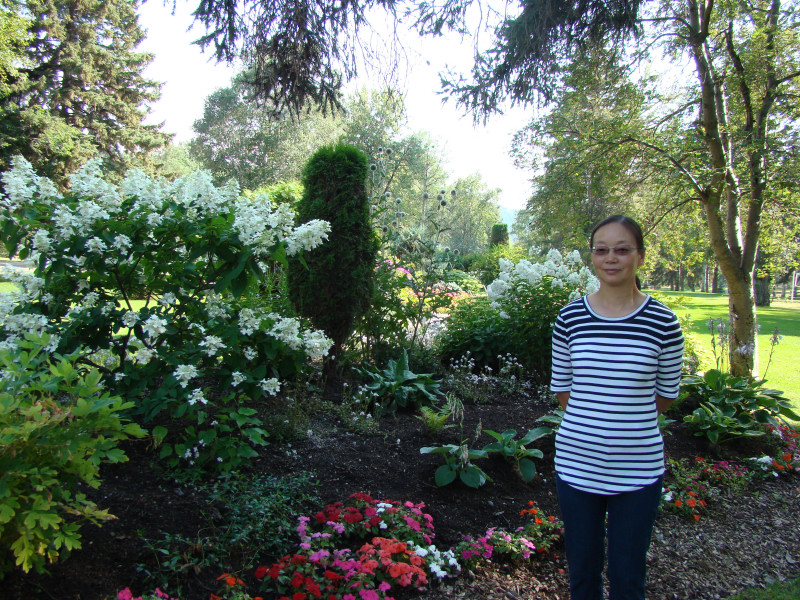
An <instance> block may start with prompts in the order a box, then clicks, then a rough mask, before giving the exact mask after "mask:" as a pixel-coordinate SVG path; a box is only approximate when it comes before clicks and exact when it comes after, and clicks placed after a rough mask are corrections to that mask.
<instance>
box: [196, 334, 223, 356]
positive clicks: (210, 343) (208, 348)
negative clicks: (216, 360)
mask: <svg viewBox="0 0 800 600" xmlns="http://www.w3.org/2000/svg"><path fill="white" fill-rule="evenodd" d="M200 346H203V347H204V348H205V353H206V356H214V355H215V354H216V353H217V352H219V351H220V350H222V349H223V348H225V344H224V342H223V341H222V338H220V337H218V336H216V335H209V336H206V337H205V338H204V339H203V340H202V341H201V342H200Z"/></svg>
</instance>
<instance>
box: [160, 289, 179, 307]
mask: <svg viewBox="0 0 800 600" xmlns="http://www.w3.org/2000/svg"><path fill="white" fill-rule="evenodd" d="M177 301H178V299H177V298H176V297H175V294H173V293H172V292H166V293H165V294H163V295H162V296H161V298H159V299H158V303H159V304H160V305H161V306H172V305H173V304H175V302H177Z"/></svg>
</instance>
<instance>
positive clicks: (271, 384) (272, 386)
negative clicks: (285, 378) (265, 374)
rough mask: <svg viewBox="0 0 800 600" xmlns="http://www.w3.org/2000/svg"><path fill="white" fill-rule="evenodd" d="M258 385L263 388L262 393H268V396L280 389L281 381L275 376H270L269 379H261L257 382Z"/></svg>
mask: <svg viewBox="0 0 800 600" xmlns="http://www.w3.org/2000/svg"><path fill="white" fill-rule="evenodd" d="M258 385H259V386H261V389H262V390H264V393H266V394H269V395H270V396H274V395H275V394H277V393H278V392H279V391H280V389H281V382H280V381H278V380H277V379H276V378H275V377H271V378H270V379H262V380H261V381H259V382H258Z"/></svg>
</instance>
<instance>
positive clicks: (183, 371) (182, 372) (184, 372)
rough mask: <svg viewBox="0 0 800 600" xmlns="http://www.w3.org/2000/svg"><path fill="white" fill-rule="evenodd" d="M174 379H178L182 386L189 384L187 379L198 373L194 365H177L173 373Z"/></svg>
mask: <svg viewBox="0 0 800 600" xmlns="http://www.w3.org/2000/svg"><path fill="white" fill-rule="evenodd" d="M173 374H174V375H175V379H177V380H178V383H180V385H181V387H182V388H185V387H186V386H187V385H189V381H190V380H191V379H194V378H195V377H197V375H198V371H197V367H195V366H194V365H178V368H176V369H175V371H174V373H173Z"/></svg>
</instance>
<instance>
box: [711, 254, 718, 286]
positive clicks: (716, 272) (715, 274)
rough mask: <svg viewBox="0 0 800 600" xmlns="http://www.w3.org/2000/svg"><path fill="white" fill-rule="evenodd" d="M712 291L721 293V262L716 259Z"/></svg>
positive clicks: (712, 277)
mask: <svg viewBox="0 0 800 600" xmlns="http://www.w3.org/2000/svg"><path fill="white" fill-rule="evenodd" d="M711 293H712V294H719V263H718V262H717V261H714V271H713V274H712V276H711Z"/></svg>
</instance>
